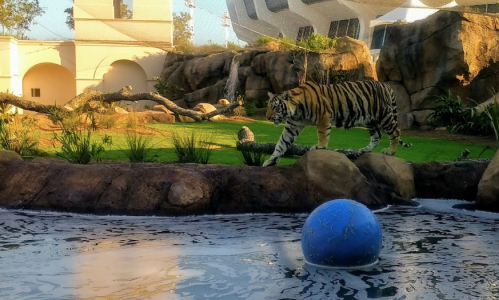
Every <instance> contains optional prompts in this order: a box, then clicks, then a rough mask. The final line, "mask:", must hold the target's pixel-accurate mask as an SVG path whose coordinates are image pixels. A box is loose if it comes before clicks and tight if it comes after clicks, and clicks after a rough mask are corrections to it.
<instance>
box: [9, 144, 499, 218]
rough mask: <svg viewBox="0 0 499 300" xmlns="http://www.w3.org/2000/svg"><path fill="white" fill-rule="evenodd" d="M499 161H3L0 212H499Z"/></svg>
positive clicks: (319, 153)
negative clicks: (422, 207)
mask: <svg viewBox="0 0 499 300" xmlns="http://www.w3.org/2000/svg"><path fill="white" fill-rule="evenodd" d="M497 166H499V156H498V155H496V157H495V158H494V159H493V161H492V162H491V163H490V164H489V163H488V162H479V163H476V162H456V163H450V162H448V163H424V164H409V163H407V162H406V161H404V160H402V159H399V158H395V157H390V156H385V155H382V154H377V153H368V154H364V155H363V156H361V157H360V158H359V159H357V160H356V161H355V162H352V161H350V160H348V159H347V158H346V156H345V155H343V154H340V153H336V152H333V151H326V150H314V151H310V152H308V153H306V154H305V155H304V156H302V157H301V158H300V159H299V160H298V162H297V163H296V164H295V165H292V166H285V167H270V168H260V167H247V166H226V165H198V164H91V165H73V164H67V163H54V162H29V161H23V160H22V159H21V158H20V157H19V156H17V155H16V154H15V153H12V152H8V151H1V152H0V207H6V208H25V209H42V210H57V211H71V212H84V213H95V214H130V215H139V214H140V215H144V214H146V215H148V214H150V215H153V214H154V215H184V214H205V213H207V214H213V213H248V212H310V211H311V210H313V209H314V208H315V207H317V206H318V205H320V204H321V203H323V202H325V201H327V200H330V199H336V198H349V199H355V200H357V201H359V202H361V203H363V204H365V205H367V206H368V207H371V208H379V207H383V206H386V205H387V204H402V205H404V204H405V205H413V204H414V202H412V201H411V199H413V198H415V197H425V198H453V199H456V198H457V199H465V200H477V203H478V204H479V205H480V206H481V208H483V209H486V210H494V211H498V210H499V201H498V199H499V197H498V196H499V188H498V187H497V185H495V186H494V185H493V182H497V180H496V179H497V178H496V177H497V176H498V174H499V171H498V167H497Z"/></svg>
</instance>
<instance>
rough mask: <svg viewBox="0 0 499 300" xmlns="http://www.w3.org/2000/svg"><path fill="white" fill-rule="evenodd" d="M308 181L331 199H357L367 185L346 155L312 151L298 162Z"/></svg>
mask: <svg viewBox="0 0 499 300" xmlns="http://www.w3.org/2000/svg"><path fill="white" fill-rule="evenodd" d="M297 164H298V165H300V166H301V167H302V168H303V171H304V172H305V175H306V176H307V179H308V180H309V181H310V182H311V183H312V184H313V185H314V186H315V187H316V189H317V190H319V191H321V192H322V193H324V195H325V196H326V197H328V198H329V199H334V198H347V199H355V196H356V195H357V192H358V191H359V190H360V189H361V188H362V187H363V186H364V185H366V182H367V180H366V177H364V175H362V173H361V172H360V170H359V169H358V168H357V167H356V166H355V164H354V163H353V162H351V161H350V160H349V159H348V158H347V157H346V156H345V155H344V154H341V153H338V152H334V151H328V150H311V151H308V152H307V153H305V155H303V156H302V157H300V159H299V160H298V161H297Z"/></svg>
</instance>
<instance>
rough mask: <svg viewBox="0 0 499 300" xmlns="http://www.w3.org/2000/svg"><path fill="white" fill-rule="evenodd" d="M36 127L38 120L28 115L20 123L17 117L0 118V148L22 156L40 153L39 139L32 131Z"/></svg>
mask: <svg viewBox="0 0 499 300" xmlns="http://www.w3.org/2000/svg"><path fill="white" fill-rule="evenodd" d="M34 127H36V120H35V119H32V118H29V117H27V116H25V117H23V118H22V119H21V122H20V123H19V121H18V119H17V118H16V117H9V116H8V117H6V118H0V148H3V149H5V150H11V151H14V152H17V153H18V154H19V155H21V156H31V155H36V154H38V152H39V150H38V139H37V137H36V136H34V135H33V133H32V130H33V128H34Z"/></svg>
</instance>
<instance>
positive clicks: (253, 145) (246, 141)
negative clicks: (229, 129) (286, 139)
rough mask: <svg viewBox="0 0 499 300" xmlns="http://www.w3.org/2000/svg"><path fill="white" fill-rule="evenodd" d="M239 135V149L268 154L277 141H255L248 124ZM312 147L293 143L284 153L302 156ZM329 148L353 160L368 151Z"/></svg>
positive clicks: (272, 150) (237, 144)
mask: <svg viewBox="0 0 499 300" xmlns="http://www.w3.org/2000/svg"><path fill="white" fill-rule="evenodd" d="M237 137H238V141H237V143H236V148H237V150H239V151H244V150H248V151H258V152H263V153H267V154H272V153H273V152H274V149H275V146H276V143H267V144H260V143H257V142H255V135H254V134H253V132H252V131H251V130H250V129H249V128H248V127H246V126H243V127H242V128H241V129H240V130H239V132H238V134H237ZM310 148H311V146H300V145H296V144H291V145H290V146H289V148H288V150H287V151H286V153H285V154H284V155H298V156H302V155H304V154H305V153H306V152H307V151H310ZM327 150H330V151H335V152H339V153H343V154H345V155H346V156H347V157H348V158H349V159H351V160H355V159H357V158H359V157H360V156H361V155H362V154H364V153H366V152H364V151H361V150H356V149H327Z"/></svg>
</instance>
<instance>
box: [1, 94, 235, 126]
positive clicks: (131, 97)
mask: <svg viewBox="0 0 499 300" xmlns="http://www.w3.org/2000/svg"><path fill="white" fill-rule="evenodd" d="M131 91H132V87H131V86H126V87H124V88H122V89H121V90H119V91H118V92H115V93H101V92H96V91H87V92H84V93H82V94H80V95H78V96H76V97H75V98H73V99H72V100H71V101H69V102H68V103H66V104H65V105H64V106H56V105H44V104H40V103H38V102H34V101H28V100H24V99H22V98H20V97H17V96H15V95H12V94H8V93H0V103H7V104H11V105H14V106H17V107H19V108H22V109H26V110H30V111H35V112H40V113H48V112H49V111H50V109H52V108H58V109H59V110H63V111H72V110H74V109H76V108H78V107H82V106H84V105H86V104H87V103H88V102H89V101H103V102H109V103H111V102H117V101H134V102H137V101H142V100H151V101H154V102H156V103H159V104H161V105H164V106H165V107H166V108H167V109H168V110H170V111H172V112H173V113H176V114H178V115H182V116H187V117H190V118H192V119H194V120H195V121H206V120H209V119H210V118H213V117H214V116H216V115H219V114H223V113H225V112H227V111H231V110H233V109H234V108H236V107H238V106H241V105H242V103H241V102H236V103H232V104H230V105H228V106H226V107H223V108H221V109H218V110H216V111H212V112H210V113H206V114H203V113H200V112H197V111H193V110H190V109H185V108H182V107H180V106H178V105H176V104H175V103H174V102H172V101H170V100H168V99H167V98H165V97H163V96H161V95H160V94H158V93H138V94H134V93H132V92H131ZM94 107H95V106H94ZM96 109H99V107H97V108H89V110H96Z"/></svg>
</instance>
